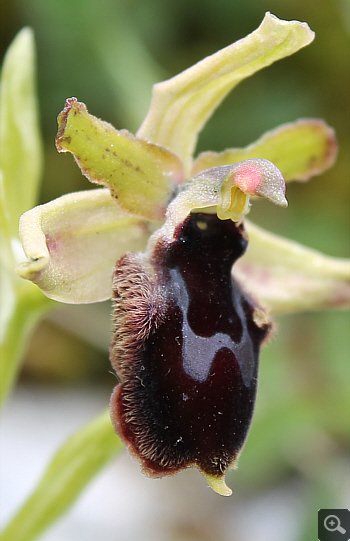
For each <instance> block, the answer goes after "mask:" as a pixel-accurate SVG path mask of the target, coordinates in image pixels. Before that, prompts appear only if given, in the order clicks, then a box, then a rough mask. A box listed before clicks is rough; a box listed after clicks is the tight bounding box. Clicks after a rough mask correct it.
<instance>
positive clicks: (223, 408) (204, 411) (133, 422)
mask: <svg viewBox="0 0 350 541" xmlns="http://www.w3.org/2000/svg"><path fill="white" fill-rule="evenodd" d="M246 245H247V240H246V237H245V234H244V229H243V226H242V225H237V224H235V223H233V222H232V221H230V220H225V221H222V220H219V219H218V218H217V216H216V215H213V214H201V213H198V214H191V215H190V216H189V217H188V218H187V219H186V220H185V221H184V222H183V223H182V224H180V225H179V226H178V227H177V229H176V231H175V234H174V240H173V241H172V242H171V243H167V244H166V243H164V242H163V243H162V240H161V239H160V240H159V242H158V243H157V245H156V247H155V251H154V255H153V259H152V260H151V265H152V267H153V269H154V276H153V281H154V282H153V285H152V287H151V288H150V290H149V291H148V295H149V305H148V306H149V310H148V312H149V313H151V312H152V313H153V311H154V306H156V305H157V304H158V305H159V306H160V307H161V309H160V312H161V313H160V314H158V316H157V317H158V319H157V321H156V322H155V323H154V324H153V325H150V328H149V332H148V333H147V335H146V336H145V337H144V339H143V340H139V341H138V340H137V339H136V341H135V343H134V346H135V347H134V348H131V349H130V352H129V355H128V356H125V358H124V360H123V361H122V362H121V363H120V362H118V360H117V361H116V363H115V364H117V365H118V373H119V375H120V378H121V381H122V383H121V384H120V385H118V386H117V387H116V389H115V391H114V393H113V395H112V401H111V410H112V420H113V422H114V425H115V427H116V429H117V432H118V433H119V434H120V435H121V437H122V439H123V440H124V442H125V443H126V444H127V445H128V446H129V449H130V450H131V452H132V453H133V454H134V455H136V456H137V458H138V459H139V460H141V462H142V464H143V468H144V470H145V472H146V473H147V474H148V475H151V476H162V475H167V474H171V473H175V472H176V471H178V470H180V469H182V468H184V467H187V466H192V465H196V466H197V467H198V468H199V469H200V470H202V471H203V472H204V473H206V474H208V475H212V476H217V477H222V476H223V474H224V472H225V470H226V469H227V468H228V467H230V465H232V463H233V462H234V460H235V459H236V458H237V456H238V454H239V452H240V450H241V448H242V446H243V443H244V441H245V439H246V435H247V432H248V429H249V426H250V421H251V417H252V414H253V409H254V401H255V394H256V384H257V373H258V355H259V349H260V344H261V342H262V341H263V339H264V338H265V337H266V335H267V333H268V330H269V325H268V324H264V325H261V326H260V327H259V326H258V325H257V324H256V323H255V322H254V319H253V314H254V308H255V305H254V304H253V303H252V301H251V300H250V299H248V298H247V297H246V296H245V295H244V294H243V292H242V291H241V290H240V287H239V285H238V284H237V283H236V282H235V281H233V280H232V277H231V268H232V265H233V263H234V261H235V260H236V259H237V258H238V257H240V256H241V255H242V254H243V253H244V251H245V249H246ZM141 272H142V263H141ZM144 272H145V271H144ZM127 273H128V258H126V260H125V261H124V264H123V260H121V262H120V263H119V267H118V265H117V272H116V276H118V278H117V279H116V280H115V296H116V304H115V306H116V309H117V312H118V311H123V309H124V308H123V298H122V297H123V295H124V294H125V293H124V291H125V290H123V276H124V275H125V276H126V275H127ZM148 279H149V275H148ZM142 294H143V299H142V302H143V309H144V310H145V309H146V313H147V306H146V308H145V298H144V294H145V291H144V290H143V292H142ZM118 296H119V297H118ZM157 296H158V297H159V301H157ZM129 300H130V299H129ZM134 301H135V302H134V306H137V299H134ZM146 305H147V303H146ZM128 306H130V305H128ZM128 310H129V308H128ZM124 317H125V318H126V319H127V318H132V310H131V311H130V310H129V312H128V314H124ZM116 319H118V313H116ZM119 330H120V329H119ZM137 332H138V329H135V333H136V335H137ZM117 341H118V336H117V332H116V335H115V342H117Z"/></svg>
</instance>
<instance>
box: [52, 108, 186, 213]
mask: <svg viewBox="0 0 350 541" xmlns="http://www.w3.org/2000/svg"><path fill="white" fill-rule="evenodd" d="M58 127H59V129H58V133H57V137H56V146H57V150H58V151H59V152H71V153H72V154H73V155H74V157H75V160H76V162H77V164H78V165H79V167H80V168H81V170H82V172H83V173H84V175H85V176H86V177H87V178H88V179H89V180H91V181H92V182H96V183H97V184H102V185H104V186H107V187H108V188H109V189H110V190H111V192H112V195H113V196H114V197H115V198H116V199H117V200H118V204H119V205H120V207H121V208H123V209H124V210H125V211H126V212H129V213H131V214H133V215H136V216H141V217H143V218H146V219H148V220H162V219H163V218H164V215H165V209H166V207H167V205H168V203H169V201H170V200H171V198H172V196H173V194H174V191H175V190H176V186H177V184H179V183H180V182H181V181H182V180H183V168H182V164H181V162H180V161H179V159H178V158H177V157H176V156H175V155H174V154H172V153H171V152H169V151H168V150H166V149H165V148H162V147H161V146H159V145H154V144H152V143H149V142H147V141H144V140H142V139H137V138H136V137H134V136H133V135H132V134H131V133H129V132H128V131H126V130H120V131H117V130H115V129H114V128H113V126H111V124H108V123H107V122H103V121H102V120H99V119H98V118H96V117H95V116H93V115H90V114H89V113H88V111H87V108H86V106H85V105H84V104H83V103H80V102H78V101H77V99H76V98H70V99H68V100H67V101H66V105H65V108H64V109H63V111H62V112H61V113H60V114H59V116H58Z"/></svg>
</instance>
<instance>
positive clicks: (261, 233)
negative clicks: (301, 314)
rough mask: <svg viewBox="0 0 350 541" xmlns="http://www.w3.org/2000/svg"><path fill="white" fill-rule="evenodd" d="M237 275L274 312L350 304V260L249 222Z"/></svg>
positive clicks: (237, 266) (341, 306)
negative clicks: (246, 248) (245, 244)
mask: <svg viewBox="0 0 350 541" xmlns="http://www.w3.org/2000/svg"><path fill="white" fill-rule="evenodd" d="M246 228H247V231H248V236H249V247H248V250H247V252H246V254H245V255H244V256H243V257H242V259H241V260H240V261H238V262H237V264H236V265H235V267H234V276H235V278H236V279H237V280H238V281H239V282H241V283H242V284H243V286H244V287H245V289H246V290H247V291H248V292H249V293H251V294H252V295H253V296H255V297H256V298H258V299H259V300H260V301H261V302H262V303H264V304H265V305H266V306H267V307H268V308H270V310H271V313H272V314H283V313H288V312H298V311H301V310H321V309H326V308H347V307H349V306H350V260H346V259H340V258H336V257H329V256H326V255H323V254H322V253H320V252H318V251H316V250H312V249H311V248H306V247H304V246H302V245H301V244H298V243H297V242H293V241H290V240H287V239H284V238H282V237H279V236H277V235H274V234H272V233H269V232H267V231H265V230H263V229H261V228H260V227H257V226H256V225H253V224H252V223H251V222H249V221H246Z"/></svg>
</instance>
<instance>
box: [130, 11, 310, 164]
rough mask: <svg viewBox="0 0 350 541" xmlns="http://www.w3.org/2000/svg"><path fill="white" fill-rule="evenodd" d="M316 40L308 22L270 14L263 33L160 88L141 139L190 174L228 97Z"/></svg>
mask: <svg viewBox="0 0 350 541" xmlns="http://www.w3.org/2000/svg"><path fill="white" fill-rule="evenodd" d="M313 38H314V33H313V32H312V31H311V30H310V28H309V27H308V25H307V24H306V23H301V22H298V21H283V20H280V19H278V18H277V17H275V16H274V15H271V14H270V13H267V14H266V15H265V18H264V20H263V22H262V23H261V25H260V26H259V28H258V29H257V30H255V31H254V32H252V33H251V34H249V35H248V36H246V37H245V38H243V39H241V40H239V41H237V42H236V43H234V44H232V45H230V46H228V47H226V48H225V49H222V50H221V51H218V52H217V53H215V54H213V55H212V56H209V57H207V58H205V59H204V60H202V61H201V62H198V64H195V65H194V66H192V67H191V68H189V69H187V70H186V71H184V72H182V73H180V74H179V75H177V76H176V77H173V78H172V79H169V80H168V81H164V82H162V83H158V84H157V85H155V86H154V88H153V99H152V103H151V107H150V110H149V112H148V115H147V116H146V118H145V120H144V122H143V124H142V125H141V127H140V130H139V131H138V134H137V135H138V137H142V138H145V139H148V140H149V141H152V142H153V143H158V144H160V145H163V146H165V147H166V148H168V149H169V150H171V151H172V152H174V153H175V154H176V155H177V156H179V158H180V159H181V160H182V161H183V162H184V164H185V169H186V171H187V173H189V171H190V169H191V156H192V154H193V152H194V149H195V145H196V141H197V134H198V132H199V131H200V130H201V128H202V127H203V125H204V124H205V122H206V121H207V120H208V118H209V117H210V116H211V115H212V113H213V112H214V110H215V109H216V108H217V107H218V105H219V104H220V103H221V101H222V100H223V99H224V98H225V96H226V95H227V94H228V92H230V90H232V89H233V88H234V87H235V86H236V85H237V84H238V83H240V82H241V81H243V80H244V79H246V78H247V77H249V76H250V75H252V74H253V73H255V72H256V71H258V70H260V69H262V68H264V67H266V66H269V65H270V64H272V63H273V62H275V61H276V60H279V59H281V58H284V57H285V56H288V55H291V54H293V53H295V52H296V51H298V50H299V49H300V48H301V47H304V46H305V45H308V44H309V43H310V42H311V41H312V40H313Z"/></svg>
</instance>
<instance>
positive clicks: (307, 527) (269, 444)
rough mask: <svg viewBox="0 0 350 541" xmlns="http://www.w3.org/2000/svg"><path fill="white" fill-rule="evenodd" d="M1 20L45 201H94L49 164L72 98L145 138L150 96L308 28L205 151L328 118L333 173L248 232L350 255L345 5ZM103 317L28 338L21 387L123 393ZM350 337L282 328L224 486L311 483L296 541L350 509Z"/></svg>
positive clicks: (60, 2)
mask: <svg viewBox="0 0 350 541" xmlns="http://www.w3.org/2000/svg"><path fill="white" fill-rule="evenodd" d="M0 6H1V12H0V20H1V21H2V31H1V44H0V46H1V56H2V55H3V53H4V52H5V49H6V47H7V46H8V44H9V43H10V42H11V40H12V39H13V37H14V36H15V34H16V33H17V31H18V30H20V28H22V27H23V26H25V25H29V26H31V27H33V28H34V31H35V36H36V42H37V50H38V89H39V97H40V110H41V122H42V129H43V134H44V142H45V172H44V177H43V183H42V190H41V202H46V201H49V200H51V199H53V198H55V197H57V196H59V195H61V194H63V193H67V192H70V191H76V190H81V189H89V188H90V185H89V183H88V182H87V180H86V179H85V177H83V176H82V175H81V173H80V171H79V169H78V167H77V166H76V164H75V163H74V160H73V158H72V157H71V156H68V155H62V154H61V155H59V154H58V153H57V152H56V150H55V146H54V137H55V133H56V116H57V114H58V113H59V112H60V110H61V109H62V108H63V105H64V101H65V99H66V98H67V97H71V96H76V97H77V98H78V99H79V100H81V101H83V102H85V103H86V104H87V106H88V109H89V111H90V112H91V113H92V114H94V115H96V116H99V117H101V118H103V119H104V120H107V121H109V122H111V123H112V124H114V126H116V127H117V128H128V129H129V130H131V131H136V130H137V127H138V125H139V124H140V123H141V120H142V118H143V117H144V115H145V113H146V111H147V108H148V105H149V102H150V97H151V86H152V84H153V83H154V82H156V81H159V80H162V79H164V78H167V77H170V76H172V75H175V74H176V73H178V72H179V71H181V70H183V69H185V68H187V67H188V66H190V65H191V64H193V63H195V62H196V61H198V60H200V59H201V58H203V57H204V56H206V55H208V54H211V53H213V52H215V51H216V50H218V49H219V48H222V47H224V46H226V45H228V44H230V43H232V42H233V41H235V40H237V39H239V38H241V37H244V36H245V35H246V34H248V33H249V32H251V31H253V30H254V29H255V28H257V26H258V25H259V24H260V22H261V20H262V18H263V16H264V13H265V11H267V10H268V11H271V12H272V13H273V14H275V15H277V16H278V17H280V18H282V19H297V20H300V21H306V22H308V24H309V25H310V27H311V28H312V30H314V31H315V32H316V39H315V41H314V42H313V43H312V44H311V45H310V46H308V47H307V48H305V49H303V50H301V51H300V52H299V53H297V54H295V55H293V56H291V57H289V58H287V59H285V60H282V61H280V62H278V63H277V64H274V65H273V66H271V67H270V68H267V69H265V70H263V71H262V72H260V73H258V74H257V75H255V76H253V77H252V78H250V79H248V80H246V81H245V82H243V83H242V84H241V85H240V86H239V87H238V88H237V89H236V90H234V91H233V92H232V94H231V95H230V96H229V97H228V98H227V99H226V101H225V102H224V103H223V105H222V106H221V107H220V108H219V110H218V111H217V112H216V114H215V115H214V117H213V118H212V119H211V121H210V122H209V123H208V125H207V126H206V128H205V130H204V131H203V133H202V134H201V136H200V139H199V144H198V149H197V151H198V152H199V151H202V150H208V149H211V150H223V149H224V148H226V147H234V146H244V145H246V144H248V143H251V142H253V141H254V140H255V139H257V138H258V137H259V136H260V135H261V134H262V133H264V132H265V131H267V130H270V129H272V128H274V127H276V126H278V125H280V124H282V123H284V122H289V121H293V120H296V119H297V118H302V117H319V118H324V119H325V120H326V121H327V122H328V123H329V124H330V125H331V126H333V127H334V128H335V130H336V133H337V137H338V142H339V156H338V160H337V163H336V165H335V166H334V167H333V168H332V169H331V170H329V171H327V172H326V173H325V174H324V175H322V176H321V177H319V178H314V179H312V180H311V181H310V182H309V183H307V184H299V183H291V184H289V185H288V189H287V196H288V200H289V208H288V209H287V210H280V209H278V208H271V206H266V205H265V204H264V202H261V203H259V204H257V205H255V206H254V207H253V210H252V212H251V215H250V218H251V219H252V220H255V221H256V222H257V223H259V224H260V225H262V226H264V227H266V228H267V229H269V230H271V231H274V232H277V233H279V234H281V235H285V236H287V237H289V238H293V239H295V240H297V241H300V242H302V243H303V244H306V245H309V246H311V247H313V248H316V249H318V250H321V251H323V252H325V253H328V254H329V255H334V256H341V257H345V256H349V247H350V246H349V210H348V209H349V201H350V179H349V176H350V175H349V172H350V154H349V142H350V141H349V139H350V130H349V126H350V114H349V109H350V107H349V101H350V100H349V96H350V80H349V79H350V75H349V73H350V71H349V66H350V45H349V34H350V2H349V0H318V1H317V2H308V1H305V0H288V1H285V0H269V1H267V0H245V1H244V2H242V1H241V0H176V1H175V0H167V1H166V2H160V1H159V0H143V1H142V2H139V1H137V0H130V1H121V0H120V1H117V0H99V1H96V0H75V1H73V0H46V1H44V0H12V1H5V0H2V1H1V2H0ZM109 309H110V307H109V303H102V304H98V305H93V306H85V307H82V306H79V307H74V306H73V307H71V306H66V307H63V308H62V309H61V308H60V309H58V310H57V311H56V312H53V313H52V315H50V316H49V318H48V319H47V320H46V321H44V322H43V323H42V324H41V325H40V327H39V328H38V329H37V331H36V332H35V334H34V336H33V339H32V341H31V344H30V346H29V349H28V353H27V356H26V359H25V363H24V368H23V374H22V380H23V381H25V382H27V384H30V381H32V380H35V381H36V382H37V381H41V382H42V384H43V385H57V384H60V385H67V384H69V385H83V384H84V382H85V383H91V381H95V382H96V381H98V382H99V383H101V384H103V385H105V386H106V396H108V393H109V391H110V390H111V389H112V387H113V385H114V384H115V378H114V377H113V376H111V375H110V374H109V370H110V366H109V362H108V353H107V350H108V341H109V328H110V320H109ZM349 323H350V320H349V316H348V314H345V313H343V312H340V311H334V312H328V313H306V314H296V315H290V316H285V317H281V318H279V321H278V322H277V332H276V336H275V338H274V339H273V340H272V342H271V343H270V344H269V345H268V346H267V347H266V348H265V350H264V352H263V355H262V360H261V373H260V384H259V396H258V401H257V408H256V415H255V419H254V422H253V426H252V430H251V434H250V436H249V438H248V442H247V444H246V447H245V450H244V452H243V454H242V458H241V460H240V467H239V470H238V472H237V473H233V474H232V477H231V479H229V482H231V486H234V487H235V491H236V492H238V493H239V494H240V496H241V497H242V498H243V499H244V498H246V499H247V500H249V498H251V497H252V495H256V494H261V493H263V491H264V490H267V489H268V488H269V487H271V486H279V485H281V486H282V485H283V483H286V482H288V481H289V480H290V479H297V480H298V482H300V483H302V484H303V487H304V492H303V501H304V513H305V516H304V517H303V522H302V524H303V528H302V532H301V533H299V534H298V535H299V537H298V539H300V540H301V541H304V540H305V541H306V540H311V539H316V529H315V528H316V513H317V509H318V508H320V507H330V508H334V507H337V506H340V507H344V506H345V502H344V499H343V488H344V479H346V476H347V475H348V471H349V470H348V468H349V464H347V465H344V459H345V457H346V455H347V452H348V448H349V417H350V398H349V396H350V393H349V390H350V388H349V376H350V367H349V352H350V337H349V335H350V330H349V329H350V325H349ZM348 481H349V478H348ZM341 487H343V488H341ZM186 539H187V538H186Z"/></svg>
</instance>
